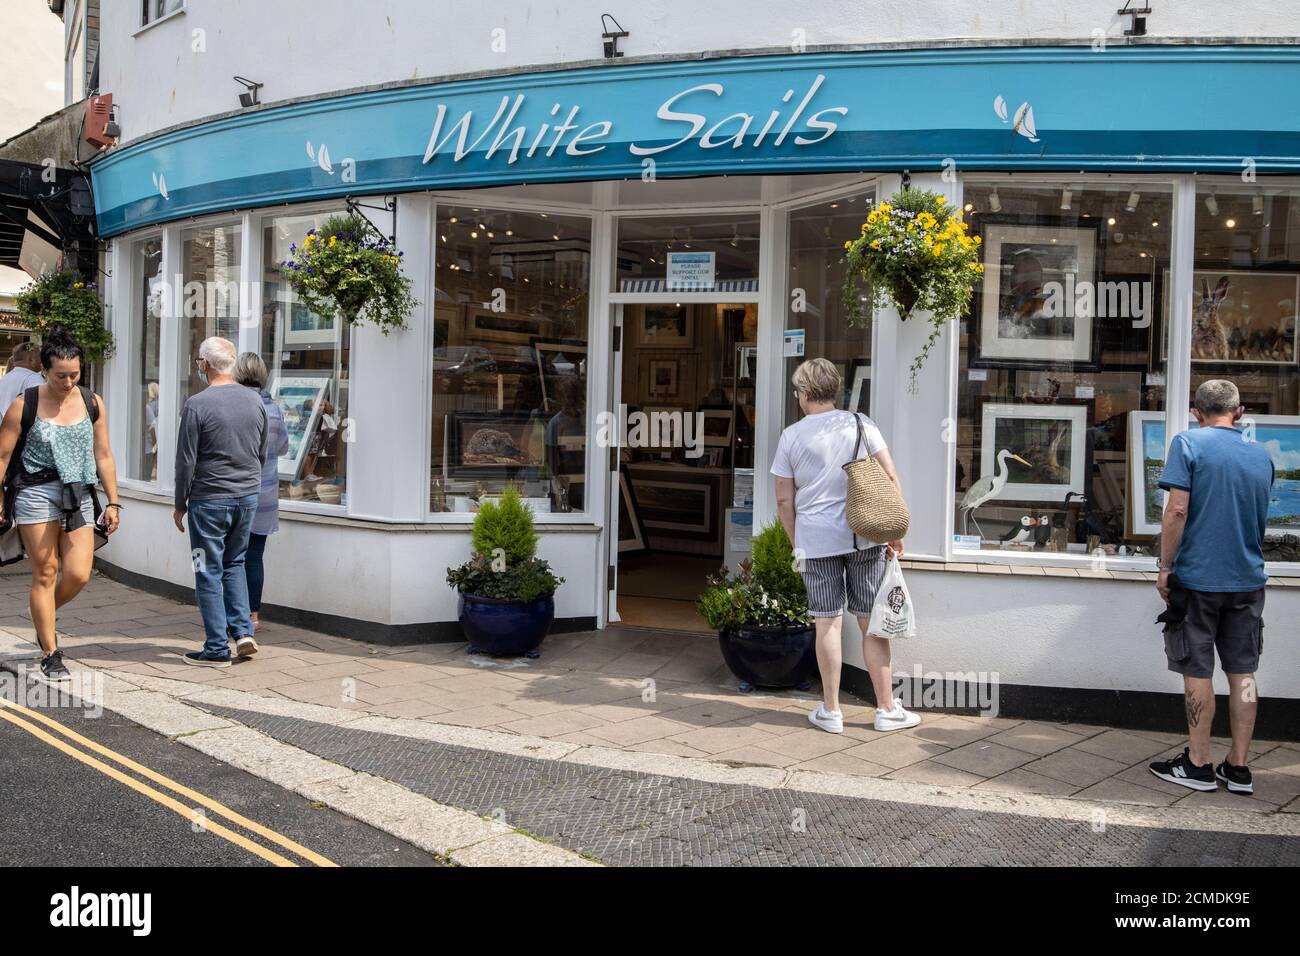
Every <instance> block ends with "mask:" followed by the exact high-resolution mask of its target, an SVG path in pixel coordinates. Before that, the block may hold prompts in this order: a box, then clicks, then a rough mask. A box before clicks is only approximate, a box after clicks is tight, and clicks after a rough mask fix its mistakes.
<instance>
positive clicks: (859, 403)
mask: <svg viewBox="0 0 1300 956" xmlns="http://www.w3.org/2000/svg"><path fill="white" fill-rule="evenodd" d="M844 387H845V388H847V389H848V390H849V401H848V404H847V405H846V406H845V408H847V409H848V410H849V411H851V412H862V413H863V414H864V415H865V414H869V410H870V406H871V359H864V358H856V359H851V360H850V361H849V367H848V372H847V374H846V375H845V376H844Z"/></svg>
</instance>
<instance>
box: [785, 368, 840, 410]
mask: <svg viewBox="0 0 1300 956" xmlns="http://www.w3.org/2000/svg"><path fill="white" fill-rule="evenodd" d="M790 381H791V382H792V383H794V387H795V388H797V389H799V391H801V392H803V393H804V394H805V395H807V396H808V401H810V402H830V403H831V404H838V403H839V400H840V399H841V398H842V397H843V394H844V376H842V375H841V374H840V370H839V369H838V368H836V367H835V363H834V362H832V361H831V360H830V359H824V358H814V359H808V360H807V361H806V362H800V363H799V367H798V368H796V369H795V370H794V374H793V375H792V376H790Z"/></svg>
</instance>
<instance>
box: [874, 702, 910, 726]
mask: <svg viewBox="0 0 1300 956" xmlns="http://www.w3.org/2000/svg"><path fill="white" fill-rule="evenodd" d="M920 722H921V715H920V714H914V713H912V712H911V711H910V710H906V709H904V707H903V702H902V701H901V700H899V699H898V698H894V709H893V710H881V709H880V708H879V707H877V708H876V729H877V730H906V729H907V728H908V727H915V726H916V725H917V724H919V723H920Z"/></svg>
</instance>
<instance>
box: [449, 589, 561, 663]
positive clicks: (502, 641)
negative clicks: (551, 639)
mask: <svg viewBox="0 0 1300 956" xmlns="http://www.w3.org/2000/svg"><path fill="white" fill-rule="evenodd" d="M459 616H460V626H461V629H462V630H463V631H464V632H465V639H466V640H467V641H469V646H470V650H471V651H472V652H473V651H476V652H478V653H481V654H490V655H492V656H493V657H518V656H519V655H521V654H528V653H529V652H531V651H536V650H537V646H538V645H539V644H541V643H542V638H544V637H545V636H546V632H547V631H548V630H550V627H551V621H552V620H553V619H554V618H555V599H554V598H553V597H551V596H549V595H548V596H547V597H542V598H538V599H537V600H536V601H531V602H524V601H508V600H505V599H504V598H485V597H477V596H476V595H473V594H462V595H461V596H460V612H459Z"/></svg>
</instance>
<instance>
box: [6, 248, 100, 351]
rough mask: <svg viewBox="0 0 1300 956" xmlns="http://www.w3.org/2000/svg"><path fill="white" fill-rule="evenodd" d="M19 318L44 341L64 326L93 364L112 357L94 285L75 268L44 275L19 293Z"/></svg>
mask: <svg viewBox="0 0 1300 956" xmlns="http://www.w3.org/2000/svg"><path fill="white" fill-rule="evenodd" d="M17 304H18V316H19V318H20V319H22V321H23V324H24V325H26V326H27V327H28V328H29V329H31V330H32V331H33V332H35V333H36V334H37V335H39V336H41V337H42V338H44V337H45V336H46V335H48V334H49V332H50V329H52V328H54V326H56V325H61V326H63V330H64V331H65V332H67V333H68V335H70V336H71V337H72V338H73V339H75V340H76V342H77V344H78V345H80V346H81V347H82V348H83V349H85V352H86V362H87V363H88V364H93V363H95V362H99V361H101V360H103V359H106V358H108V357H109V356H111V355H112V354H113V335H112V333H111V332H109V331H108V329H106V328H104V307H103V304H102V303H101V302H100V301H99V292H98V290H97V288H96V286H95V283H93V282H86V281H85V280H84V279H83V278H82V277H81V275H80V274H79V273H77V272H76V271H75V270H73V269H55V270H52V271H50V272H47V273H45V275H43V276H41V277H40V278H39V279H36V280H35V281H34V282H32V284H31V285H29V286H27V287H26V288H25V289H23V290H22V291H21V292H19V293H18V298H17Z"/></svg>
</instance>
